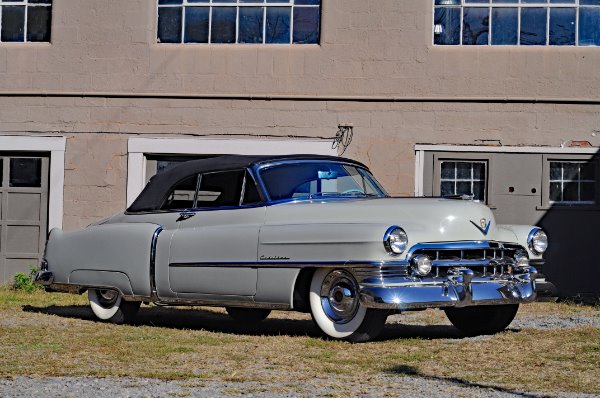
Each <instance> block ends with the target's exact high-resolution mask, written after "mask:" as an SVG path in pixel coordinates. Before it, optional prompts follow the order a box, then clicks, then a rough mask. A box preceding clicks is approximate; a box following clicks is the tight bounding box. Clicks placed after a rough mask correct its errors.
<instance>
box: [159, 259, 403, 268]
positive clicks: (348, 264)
mask: <svg viewBox="0 0 600 398" xmlns="http://www.w3.org/2000/svg"><path fill="white" fill-rule="evenodd" d="M406 265H408V262H407V261H404V260H401V261H372V262H370V261H300V262H298V261H289V262H284V261H262V262H255V261H250V262H189V263H171V264H169V267H175V268H178V267H183V268H186V267H246V268H275V267H277V268H309V267H320V268H336V267H337V268H340V267H341V268H354V267H387V266H406Z"/></svg>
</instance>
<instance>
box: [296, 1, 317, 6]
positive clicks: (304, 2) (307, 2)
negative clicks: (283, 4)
mask: <svg viewBox="0 0 600 398" xmlns="http://www.w3.org/2000/svg"><path fill="white" fill-rule="evenodd" d="M294 4H309V5H314V4H316V5H320V4H321V0H294Z"/></svg>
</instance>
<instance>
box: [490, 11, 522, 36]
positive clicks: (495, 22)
mask: <svg viewBox="0 0 600 398" xmlns="http://www.w3.org/2000/svg"><path fill="white" fill-rule="evenodd" d="M518 29H519V10H518V9H517V8H493V9H492V44H504V45H510V44H513V45H514V44H517V30H518Z"/></svg>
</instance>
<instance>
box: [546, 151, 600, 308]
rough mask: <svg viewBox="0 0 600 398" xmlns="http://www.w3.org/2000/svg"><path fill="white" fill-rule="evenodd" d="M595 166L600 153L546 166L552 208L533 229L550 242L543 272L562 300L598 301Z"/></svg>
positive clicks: (598, 175) (599, 194) (599, 189)
mask: <svg viewBox="0 0 600 398" xmlns="http://www.w3.org/2000/svg"><path fill="white" fill-rule="evenodd" d="M599 160H600V152H598V153H596V154H595V155H594V156H593V157H592V158H591V159H589V160H585V161H580V162H572V161H569V162H567V161H566V160H565V159H556V160H553V159H550V162H549V165H548V166H549V171H550V188H549V195H550V198H551V199H552V200H553V201H554V202H555V203H553V204H552V205H551V206H550V207H549V209H548V210H547V211H546V213H545V214H544V216H543V217H541V218H540V219H539V221H538V222H537V225H538V226H540V227H541V228H543V229H544V231H546V233H547V234H548V239H549V246H548V250H547V252H546V254H545V255H544V257H545V259H546V263H545V265H544V267H543V270H542V272H543V274H544V275H545V276H546V279H547V280H548V281H550V282H552V283H553V284H554V285H555V286H556V287H557V288H558V294H559V296H561V297H565V296H581V297H584V298H585V297H597V296H600V183H599V181H600V161H599ZM567 180H568V181H567ZM556 202H562V203H556Z"/></svg>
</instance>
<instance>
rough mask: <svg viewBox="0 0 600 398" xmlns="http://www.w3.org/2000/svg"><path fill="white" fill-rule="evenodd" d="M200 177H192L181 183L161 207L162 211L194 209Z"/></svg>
mask: <svg viewBox="0 0 600 398" xmlns="http://www.w3.org/2000/svg"><path fill="white" fill-rule="evenodd" d="M197 181H198V176H195V175H194V176H191V177H188V178H186V179H184V180H182V181H180V182H179V183H178V184H177V185H175V187H174V188H173V190H172V191H171V193H170V194H169V196H168V197H167V200H166V201H165V203H164V204H163V205H162V206H161V208H160V209H161V210H173V209H191V208H193V207H194V196H195V194H196V185H197Z"/></svg>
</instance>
